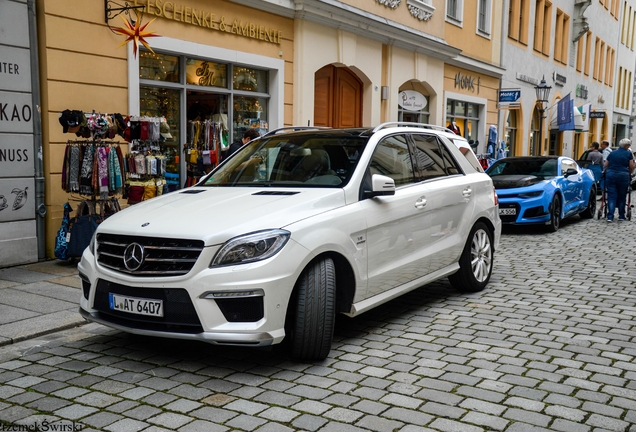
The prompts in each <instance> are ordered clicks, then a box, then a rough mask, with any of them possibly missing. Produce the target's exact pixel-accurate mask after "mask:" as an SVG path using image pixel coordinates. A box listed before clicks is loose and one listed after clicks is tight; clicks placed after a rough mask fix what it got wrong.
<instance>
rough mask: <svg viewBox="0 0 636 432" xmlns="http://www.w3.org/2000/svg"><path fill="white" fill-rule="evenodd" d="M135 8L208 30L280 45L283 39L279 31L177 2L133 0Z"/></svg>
mask: <svg viewBox="0 0 636 432" xmlns="http://www.w3.org/2000/svg"><path fill="white" fill-rule="evenodd" d="M134 4H135V6H137V5H142V6H145V8H144V13H147V14H149V15H154V16H156V17H159V18H165V19H169V20H173V21H180V22H182V23H186V24H191V25H195V26H198V27H203V28H208V29H211V30H216V31H221V32H224V33H231V34H235V35H238V36H243V37H247V38H250V39H257V40H261V41H264V42H270V43H275V44H278V45H280V44H281V42H282V39H283V32H282V31H281V30H278V29H275V28H271V27H266V26H264V25H260V24H255V23H253V22H247V21H242V20H240V19H236V18H234V19H232V18H227V17H226V16H225V15H217V14H215V13H214V12H213V11H210V10H204V9H197V8H193V7H190V6H184V5H183V4H179V3H178V2H172V1H163V0H135V2H134Z"/></svg>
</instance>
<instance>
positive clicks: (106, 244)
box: [96, 234, 204, 276]
mask: <svg viewBox="0 0 636 432" xmlns="http://www.w3.org/2000/svg"><path fill="white" fill-rule="evenodd" d="M132 243H138V244H139V245H141V246H143V248H144V259H143V263H142V265H141V266H140V267H139V268H138V269H136V270H129V269H128V268H126V266H125V264H124V251H125V250H126V248H128V246H129V245H131V244H132ZM96 245H97V261H98V262H99V264H100V265H102V266H104V267H106V268H109V269H111V270H114V271H117V272H120V273H124V274H127V275H131V276H156V275H162V276H183V275H185V274H187V273H188V272H189V271H190V270H191V269H192V267H193V266H194V264H195V263H196V261H197V259H198V258H199V255H200V254H201V251H202V250H203V246H204V245H203V241H201V240H189V239H170V238H157V237H142V236H124V235H118V234H99V235H98V236H97V241H96Z"/></svg>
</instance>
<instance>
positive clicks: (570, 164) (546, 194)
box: [486, 156, 596, 232]
mask: <svg viewBox="0 0 636 432" xmlns="http://www.w3.org/2000/svg"><path fill="white" fill-rule="evenodd" d="M486 173H487V174H488V175H490V177H491V178H492V180H493V183H494V185H495V189H496V190H497V196H498V198H499V217H500V218H501V221H502V222H503V223H504V224H518V225H521V224H543V225H546V226H547V228H548V230H549V231H551V232H555V231H556V230H558V229H559V225H560V224H561V220H562V219H564V218H566V217H569V216H574V215H576V214H580V215H581V217H582V218H586V219H587V218H592V217H594V213H595V212H596V182H595V181H594V174H593V173H592V171H590V170H588V169H586V168H581V167H580V166H579V165H578V164H577V163H576V162H575V161H574V160H573V159H571V158H569V157H565V156H518V157H508V158H504V159H500V160H498V161H497V162H495V163H494V164H492V165H491V166H490V167H489V168H488V170H486Z"/></svg>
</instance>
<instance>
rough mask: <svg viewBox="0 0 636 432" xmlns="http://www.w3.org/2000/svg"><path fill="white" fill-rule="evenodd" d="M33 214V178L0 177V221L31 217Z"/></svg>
mask: <svg viewBox="0 0 636 432" xmlns="http://www.w3.org/2000/svg"><path fill="white" fill-rule="evenodd" d="M34 214H35V179H34V178H33V177H20V178H9V179H0V222H11V221H18V220H27V219H33V215H34Z"/></svg>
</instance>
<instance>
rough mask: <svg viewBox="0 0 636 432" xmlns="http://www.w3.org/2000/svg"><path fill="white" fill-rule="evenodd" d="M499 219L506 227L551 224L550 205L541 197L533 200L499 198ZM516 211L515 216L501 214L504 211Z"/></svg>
mask: <svg viewBox="0 0 636 432" xmlns="http://www.w3.org/2000/svg"><path fill="white" fill-rule="evenodd" d="M499 209H500V212H499V218H500V219H501V222H502V223H503V224H506V225H521V224H543V223H548V222H550V204H549V203H547V204H546V203H545V201H544V199H543V198H541V197H538V198H531V199H523V200H521V199H507V198H499ZM505 209H515V214H514V215H506V214H501V212H502V210H504V211H505Z"/></svg>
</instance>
